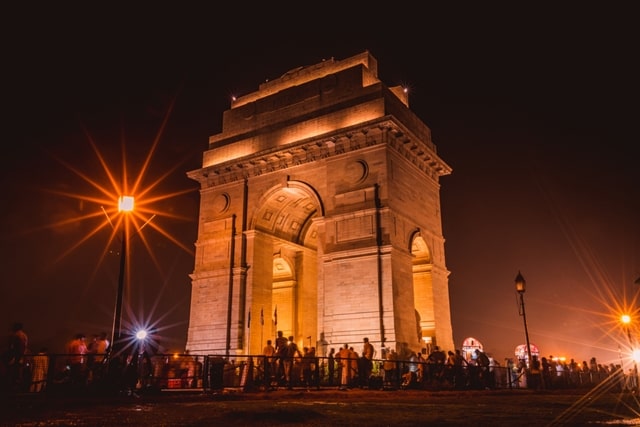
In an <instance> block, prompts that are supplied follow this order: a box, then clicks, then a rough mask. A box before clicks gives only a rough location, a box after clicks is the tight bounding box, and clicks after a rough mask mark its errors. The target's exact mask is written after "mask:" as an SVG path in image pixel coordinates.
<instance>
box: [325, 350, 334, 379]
mask: <svg viewBox="0 0 640 427" xmlns="http://www.w3.org/2000/svg"><path fill="white" fill-rule="evenodd" d="M335 357H336V349H335V348H333V347H331V350H329V356H328V357H327V374H328V375H329V385H333V381H334V380H335V372H336V360H335Z"/></svg>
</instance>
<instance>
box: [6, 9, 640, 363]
mask: <svg viewBox="0 0 640 427" xmlns="http://www.w3.org/2000/svg"><path fill="white" fill-rule="evenodd" d="M194 4H196V3H194ZM412 4H413V2H408V3H407V4H406V5H403V2H392V3H389V4H388V5H385V6H384V7H383V8H381V9H375V7H374V6H371V4H369V3H367V4H366V5H362V6H361V7H353V8H352V9H345V7H344V6H340V7H337V5H332V4H331V3H326V2H323V3H322V4H321V6H312V5H308V6H306V9H305V10H304V11H303V10H301V9H300V6H299V4H298V3H292V4H290V5H287V4H283V3H277V4H275V3H274V4H267V3H263V4H261V6H260V9H252V7H251V6H249V5H244V4H243V5H242V7H240V8H237V10H234V9H236V7H235V6H229V7H226V8H224V9H222V8H220V9H217V8H216V7H215V6H209V7H196V6H190V5H184V6H175V5H171V6H170V7H169V6H168V5H167V6H159V4H158V3H149V4H148V5H146V6H145V7H143V6H135V7H132V6H130V5H127V6H122V7H121V6H117V3H109V4H108V5H105V6H104V8H105V9H98V8H97V7H96V6H92V7H90V8H88V7H87V6H86V5H84V4H83V5H82V6H81V7H80V8H74V9H73V10H72V9H71V8H67V9H61V8H60V5H55V6H40V7H39V8H35V7H33V8H31V9H26V8H25V9H22V10H20V7H13V8H14V10H11V11H10V12H11V13H8V14H7V15H6V16H7V17H10V18H7V19H8V20H9V24H8V25H6V26H5V28H4V29H3V42H2V43H3V63H4V67H3V69H4V70H3V71H4V72H3V82H4V88H3V96H2V100H3V104H4V108H3V111H4V114H3V118H4V120H5V121H6V122H5V125H4V126H3V129H4V131H5V132H4V133H3V134H4V139H5V141H4V144H3V147H4V151H5V152H4V154H3V160H4V168H3V170H2V184H3V185H2V188H3V190H4V194H5V195H4V197H3V198H4V199H5V201H3V204H2V208H0V212H1V213H2V221H0V224H2V225H1V226H2V230H0V235H1V238H2V246H1V248H2V251H3V253H2V257H1V259H2V267H3V272H4V284H3V297H2V301H1V302H0V304H1V310H0V313H2V321H3V323H4V324H5V325H7V328H8V327H9V325H10V323H11V322H12V321H14V320H21V321H23V322H24V323H25V327H26V330H27V332H28V333H29V335H30V338H31V343H32V344H31V346H32V349H33V350H37V348H36V347H39V346H42V345H46V346H48V347H49V348H50V349H52V350H54V351H62V349H63V345H64V343H65V342H66V341H67V340H68V339H70V338H71V336H72V335H73V334H75V333H77V332H83V333H85V334H87V335H90V334H92V333H97V332H99V331H102V330H107V331H110V330H111V322H112V318H113V306H114V302H115V288H116V283H117V273H118V256H117V251H118V248H119V246H118V244H117V242H113V243H111V244H109V239H110V230H109V229H108V228H105V229H101V230H99V231H98V232H96V233H94V234H92V235H90V237H89V238H88V239H87V240H86V241H84V242H83V243H82V244H80V245H79V246H77V247H75V249H74V245H76V244H77V243H78V242H80V241H81V239H82V238H83V237H84V236H88V235H89V233H91V231H92V230H93V229H94V228H95V227H96V226H97V225H99V224H100V223H103V222H104V220H105V216H104V214H103V212H102V211H101V204H100V203H98V202H91V201H85V202H79V201H78V200H76V199H74V198H73V197H65V196H63V195H61V194H60V193H61V192H69V193H73V194H80V195H85V196H91V195H98V194H96V193H97V192H98V191H97V189H96V188H95V187H93V186H92V185H90V184H89V183H88V182H87V178H89V179H92V180H95V182H100V183H105V184H106V176H105V173H104V170H103V168H102V167H101V166H100V164H99V162H98V161H97V156H96V154H95V152H94V151H93V149H92V146H91V143H90V141H93V142H94V144H95V146H96V147H97V149H98V151H99V152H100V153H101V154H102V155H103V156H104V157H105V161H106V162H107V164H108V165H109V167H110V168H111V169H112V170H113V171H114V173H116V178H117V179H119V177H120V173H121V172H120V169H121V165H122V162H121V157H122V156H121V151H122V146H123V145H124V147H125V151H126V156H127V169H128V170H129V171H130V173H132V174H133V175H134V176H135V175H136V174H137V173H138V171H139V170H140V167H141V165H142V164H143V162H144V159H145V155H146V154H147V153H148V152H149V150H150V149H151V147H153V146H154V144H157V145H156V146H155V152H154V155H153V157H152V158H151V161H150V166H149V170H148V173H147V174H146V175H145V179H144V183H145V185H150V184H151V183H153V182H154V181H155V180H157V179H160V178H162V183H161V184H159V185H158V186H156V187H155V190H154V191H155V192H157V193H158V194H160V193H162V194H167V193H171V192H173V191H181V190H186V191H187V192H186V193H185V194H181V195H177V196H175V197H172V198H169V199H166V200H163V201H160V202H158V203H157V204H156V205H154V209H155V210H154V212H155V213H157V216H156V217H154V218H153V220H152V224H154V225H156V226H157V227H159V228H162V229H163V230H166V231H168V232H169V233H170V234H171V235H172V236H174V237H175V239H177V242H179V243H180V245H176V244H175V242H172V241H171V240H170V239H168V238H166V237H165V236H163V235H162V234H160V233H159V232H157V231H156V230H155V229H154V228H153V227H146V228H145V229H144V230H143V231H142V232H141V234H142V235H143V236H144V239H142V238H137V237H136V238H134V239H132V240H131V255H132V256H133V258H132V259H134V260H135V261H134V262H133V265H132V268H131V274H132V279H131V283H132V284H133V285H132V288H133V295H131V296H130V300H131V305H132V306H133V307H134V308H133V309H132V310H131V312H130V313H129V311H127V310H125V312H124V313H125V316H124V317H125V319H137V321H140V322H143V323H144V322H147V323H149V322H151V323H153V324H155V325H156V326H157V327H158V328H159V329H160V330H161V334H162V336H163V344H164V346H165V347H166V348H167V349H170V350H182V349H184V345H185V341H186V330H187V326H188V313H189V299H190V279H189V277H188V275H189V273H191V272H192V270H193V263H194V261H193V254H192V253H190V252H189V250H190V249H192V248H193V245H194V242H195V239H196V235H197V229H196V227H197V216H198V203H199V198H198V194H197V184H196V183H195V182H193V181H191V180H189V179H188V178H187V177H186V172H187V171H189V170H193V169H196V168H198V167H199V166H200V161H201V155H202V152H203V151H204V150H205V149H206V148H207V141H208V137H209V136H210V135H213V134H216V133H218V132H220V124H221V118H222V114H223V112H224V111H225V110H226V109H228V108H229V106H230V97H231V96H232V95H243V94H246V93H250V92H252V91H255V90H257V88H258V85H259V84H260V83H261V82H263V81H265V80H266V79H273V78H277V77H279V76H281V75H282V74H284V73H285V72H286V71H289V70H290V69H293V68H296V67H298V66H303V65H312V64H315V63H317V62H320V61H321V60H322V59H326V58H330V57H334V58H335V59H337V60H340V59H344V58H346V57H349V56H351V55H354V54H357V53H360V52H362V51H364V50H369V51H370V52H371V53H372V54H373V56H374V57H375V58H376V59H377V60H378V66H379V76H380V78H381V80H382V81H383V82H384V83H386V84H387V85H389V86H395V85H398V84H404V85H407V86H408V87H409V88H410V91H411V92H410V106H411V108H412V110H413V111H414V112H415V113H416V114H417V115H418V116H419V117H420V118H421V119H422V120H423V121H424V122H425V123H426V124H427V125H428V126H429V127H430V128H431V130H432V135H433V139H434V142H435V143H436V145H437V148H438V153H439V155H440V156H441V157H442V158H443V160H444V161H446V162H447V163H448V164H449V165H450V166H451V167H452V168H453V173H452V174H451V175H450V176H446V177H443V178H442V179H441V199H442V200H441V201H442V214H443V227H444V237H445V239H446V244H445V250H446V262H447V267H448V269H449V270H450V271H451V275H450V278H449V284H450V296H451V312H452V319H453V330H454V339H455V341H456V345H457V346H460V345H461V343H462V340H463V339H464V338H466V337H474V338H476V339H478V340H480V341H481V342H482V343H483V344H484V347H485V350H486V351H488V352H489V353H490V354H492V355H493V356H494V357H496V359H498V360H499V361H502V360H503V359H504V357H507V356H509V357H511V356H513V351H514V348H515V346H517V345H519V344H523V343H524V327H523V322H522V317H520V316H519V314H518V305H517V299H516V297H517V295H516V293H515V287H514V278H515V276H516V274H517V273H518V271H519V270H520V271H521V272H522V274H523V275H524V277H525V278H526V280H527V285H528V287H527V292H526V294H525V301H526V310H527V320H528V324H529V335H530V339H531V342H532V343H533V344H535V345H537V346H538V347H539V348H540V351H541V354H542V355H547V356H548V355H555V356H566V357H573V358H576V359H579V360H580V361H581V360H585V359H587V360H588V358H590V357H592V356H595V357H597V358H598V359H599V360H601V361H602V362H606V363H610V362H616V363H618V362H619V360H620V356H621V353H620V349H622V355H623V356H624V353H625V351H626V350H625V349H626V341H625V340H624V338H625V335H624V334H623V333H622V328H621V326H620V324H619V322H618V321H617V318H618V315H619V314H620V313H621V311H622V307H624V306H625V305H626V306H627V307H635V306H637V305H638V304H634V302H635V301H634V300H633V299H634V297H635V295H636V289H637V286H634V284H633V282H634V280H635V279H636V278H638V277H640V221H639V219H640V190H639V188H640V172H639V168H638V158H639V154H640V149H639V148H638V143H639V142H640V141H639V139H638V132H637V130H636V129H635V128H636V125H637V118H638V107H637V100H638V95H639V93H638V92H639V91H638V83H637V81H638V75H640V73H639V70H638V67H637V65H636V62H637V60H636V59H637V51H638V43H637V40H640V37H639V34H638V26H637V24H636V23H635V22H633V20H632V17H633V16H635V15H634V14H633V13H632V11H631V10H625V7H623V6H620V5H616V6H608V7H607V8H605V9H603V8H596V7H595V6H593V7H591V8H589V6H585V5H584V4H580V7H579V8H571V7H569V6H562V7H559V6H557V5H553V6H542V5H540V4H539V3H536V4H535V6H536V7H535V8H532V6H531V5H529V6H524V5H520V6H518V8H517V9H515V8H512V7H513V6H511V5H509V7H508V8H504V7H501V8H498V7H497V6H495V5H494V6H493V7H486V5H482V7H480V6H479V5H474V6H473V7H470V6H469V5H463V4H456V6H455V7H454V6H451V7H446V6H438V7H434V6H428V5H427V6H421V8H420V10H419V11H418V10H416V9H415V8H414V7H413V6H411V5H412ZM163 8H164V9H163ZM276 9H277V10H276ZM170 107H171V108H172V109H171V112H170V114H167V111H168V110H169V109H170ZM165 117H167V120H166V123H165V124H164V126H163V120H164V119H165ZM7 129H8V130H9V131H8V132H7V131H6V130H7ZM56 159H57V160H56ZM74 170H75V172H74ZM167 171H169V173H168V174H167ZM188 190H192V191H188ZM92 215H93V217H90V218H88V219H85V220H81V221H80V220H78V221H73V222H71V223H67V224H64V225H58V226H55V227H51V225H52V224H56V223H58V222H59V221H64V220H65V219H69V218H80V217H82V216H92ZM150 215H151V214H150ZM143 241H146V242H148V244H149V247H150V248H152V252H153V253H154V254H155V256H156V263H155V264H154V262H153V260H152V259H151V258H150V257H149V256H148V255H147V251H146V249H145V247H144V244H143ZM180 246H182V247H183V248H187V250H184V249H182V248H181V247H180ZM105 251H106V254H105ZM109 251H113V252H114V253H116V254H115V255H114V254H110V253H109ZM638 318H639V319H640V316H639V317H638ZM125 322H128V320H125ZM639 323H640V322H639ZM639 330H640V328H639ZM634 336H635V331H634Z"/></svg>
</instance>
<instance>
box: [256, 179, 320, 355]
mask: <svg viewBox="0 0 640 427" xmlns="http://www.w3.org/2000/svg"><path fill="white" fill-rule="evenodd" d="M257 206H258V208H257V209H256V211H255V213H254V215H253V217H252V219H251V223H250V225H249V229H250V230H253V232H252V234H253V236H254V244H251V245H249V247H250V248H251V252H249V253H248V254H247V259H248V264H249V265H251V266H255V267H252V268H250V269H249V270H248V293H247V295H248V299H250V300H251V302H250V305H252V306H254V307H257V306H260V307H261V310H262V309H263V307H264V310H267V312H268V313H270V317H271V319H270V322H268V323H265V324H264V325H261V327H262V328H263V329H262V330H261V334H260V336H261V337H260V339H258V337H257V336H253V337H251V338H250V345H249V351H250V352H252V353H259V352H260V350H261V349H262V347H263V346H264V342H263V341H264V340H266V339H268V338H267V337H275V335H276V332H277V331H278V330H281V331H283V333H284V335H285V336H293V337H294V338H295V340H296V341H297V342H298V343H299V344H301V343H302V342H303V341H304V339H305V338H306V337H308V336H314V337H315V336H317V318H318V317H317V303H318V302H317V292H318V291H317V283H318V279H317V276H318V273H317V271H318V257H317V248H318V236H317V226H316V223H315V221H314V219H316V218H318V217H320V216H321V214H322V203H321V201H320V200H319V198H318V197H317V196H316V194H315V192H314V191H313V189H312V188H311V187H310V186H308V185H306V184H304V183H301V182H292V181H289V182H287V185H286V186H277V187H274V188H272V189H271V190H269V191H267V192H265V194H264V195H263V197H262V198H261V200H260V201H259V202H258V203H257ZM267 258H269V259H271V260H272V262H271V266H270V267H271V268H270V271H263V269H261V268H260V267H259V266H261V265H262V263H260V262H259V261H260V260H263V259H267ZM276 322H277V323H276Z"/></svg>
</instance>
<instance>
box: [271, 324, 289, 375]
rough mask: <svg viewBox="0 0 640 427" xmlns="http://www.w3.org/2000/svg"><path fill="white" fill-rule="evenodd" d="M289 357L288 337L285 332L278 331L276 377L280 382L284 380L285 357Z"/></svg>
mask: <svg viewBox="0 0 640 427" xmlns="http://www.w3.org/2000/svg"><path fill="white" fill-rule="evenodd" d="M286 357H287V339H286V338H285V337H284V332H282V331H278V337H277V338H276V360H275V365H276V368H275V372H274V374H275V377H276V382H278V383H280V382H282V381H283V380H284V376H285V375H284V359H285V358H286Z"/></svg>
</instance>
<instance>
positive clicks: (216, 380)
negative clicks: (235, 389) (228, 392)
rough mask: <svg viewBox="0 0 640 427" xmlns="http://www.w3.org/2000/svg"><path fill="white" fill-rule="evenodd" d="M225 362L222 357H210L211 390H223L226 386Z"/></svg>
mask: <svg viewBox="0 0 640 427" xmlns="http://www.w3.org/2000/svg"><path fill="white" fill-rule="evenodd" d="M224 364H225V360H224V359H223V358H222V357H210V358H209V387H210V388H211V390H222V389H223V388H224V381H223V376H224Z"/></svg>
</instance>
